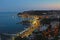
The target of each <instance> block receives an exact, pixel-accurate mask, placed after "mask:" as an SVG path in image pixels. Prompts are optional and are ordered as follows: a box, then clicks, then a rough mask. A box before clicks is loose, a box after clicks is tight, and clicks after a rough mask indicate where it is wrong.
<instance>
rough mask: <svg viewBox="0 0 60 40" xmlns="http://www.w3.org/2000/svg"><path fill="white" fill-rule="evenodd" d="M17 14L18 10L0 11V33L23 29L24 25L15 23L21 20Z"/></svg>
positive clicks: (15, 31)
mask: <svg viewBox="0 0 60 40" xmlns="http://www.w3.org/2000/svg"><path fill="white" fill-rule="evenodd" d="M17 14H18V12H0V34H2V33H7V34H15V33H18V32H21V31H23V30H24V27H25V26H24V25H22V24H17V23H18V22H21V21H22V19H21V18H20V17H18V16H17Z"/></svg>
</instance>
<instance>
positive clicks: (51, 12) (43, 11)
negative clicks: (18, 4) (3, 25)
mask: <svg viewBox="0 0 60 40" xmlns="http://www.w3.org/2000/svg"><path fill="white" fill-rule="evenodd" d="M56 13H57V14H60V10H41V11H39V10H35V11H24V12H22V13H18V15H22V14H28V15H52V14H56Z"/></svg>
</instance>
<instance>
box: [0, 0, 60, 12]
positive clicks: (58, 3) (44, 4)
mask: <svg viewBox="0 0 60 40" xmlns="http://www.w3.org/2000/svg"><path fill="white" fill-rule="evenodd" d="M26 10H60V0H0V12H21V11H26Z"/></svg>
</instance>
